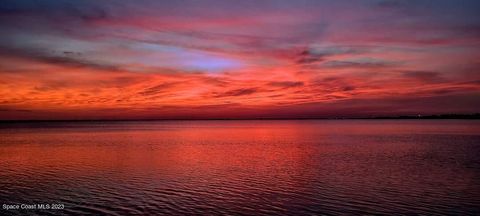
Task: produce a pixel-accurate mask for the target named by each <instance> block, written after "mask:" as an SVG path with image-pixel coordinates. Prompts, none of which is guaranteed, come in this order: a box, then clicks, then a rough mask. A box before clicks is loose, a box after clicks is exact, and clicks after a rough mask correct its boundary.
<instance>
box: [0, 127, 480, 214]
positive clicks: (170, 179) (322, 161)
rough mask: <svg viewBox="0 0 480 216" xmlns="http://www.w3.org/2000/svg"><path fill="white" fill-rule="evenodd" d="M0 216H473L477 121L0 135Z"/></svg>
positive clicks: (479, 180) (14, 130)
mask: <svg viewBox="0 0 480 216" xmlns="http://www.w3.org/2000/svg"><path fill="white" fill-rule="evenodd" d="M0 168H1V170H0V204H1V205H3V204H42V203H43V204H55V203H59V204H63V205H64V207H65V209H63V210H38V209H37V210H25V209H24V210H21V209H20V210H5V209H0V215H2V214H6V215H8V214H14V213H21V214H56V215H63V214H65V215H77V214H85V213H91V214H97V215H98V214H111V215H131V214H157V215H162V214H171V215H185V214H190V215H199V214H201V215H225V214H228V215H318V214H322V215H324V214H327V215H329V214H332V215H337V214H412V213H414V214H429V215H430V214H456V215H480V207H479V206H480V121H476V120H305V121H161V122H89V123H85V122H83V123H78V122H77V123H65V122H63V123H34V124H33V123H31V124H18V123H17V124H2V125H0Z"/></svg>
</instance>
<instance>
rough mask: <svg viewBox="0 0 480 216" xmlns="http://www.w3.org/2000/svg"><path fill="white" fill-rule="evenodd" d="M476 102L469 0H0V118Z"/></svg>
mask: <svg viewBox="0 0 480 216" xmlns="http://www.w3.org/2000/svg"><path fill="white" fill-rule="evenodd" d="M475 112H480V1H476V0H472V1H454V0H451V1H422V0H415V1H409V0H404V1H393V0H391V1H381V0H369V1H317V0H312V1H301V0H298V1H297V0H296V1H280V0H278V1H258V0H252V1H250V0H242V1H222V0H218V1H210V0H201V1H154V0H152V1H138V0H137V1H121V0H112V1H107V0H83V1H72V0H38V1H22V0H2V1H1V3H0V120H15V119H23V120H25V119H189V118H193V119H206V118H308V117H312V118H313V117H368V116H386V115H388V116H392V115H412V114H422V115H429V114H442V113H475Z"/></svg>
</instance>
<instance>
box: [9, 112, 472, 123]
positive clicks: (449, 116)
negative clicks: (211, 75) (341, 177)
mask: <svg viewBox="0 0 480 216" xmlns="http://www.w3.org/2000/svg"><path fill="white" fill-rule="evenodd" d="M403 119H427V120H432V119H438V120H441V119H464V120H478V119H480V113H475V114H441V115H402V116H374V117H331V118H307V117H305V118H209V119H200V118H198V119H188V118H172V119H64V120H0V124H1V123H35V122H122V121H248V120H403Z"/></svg>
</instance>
